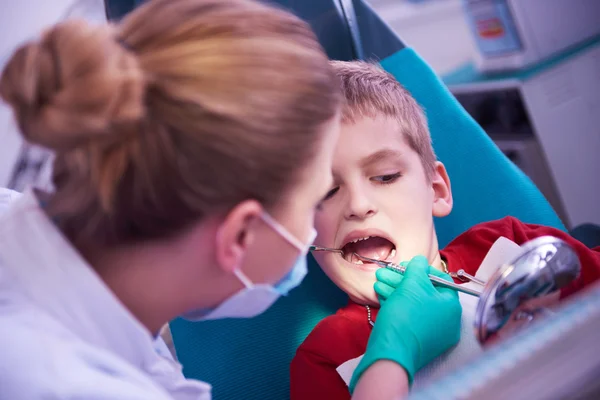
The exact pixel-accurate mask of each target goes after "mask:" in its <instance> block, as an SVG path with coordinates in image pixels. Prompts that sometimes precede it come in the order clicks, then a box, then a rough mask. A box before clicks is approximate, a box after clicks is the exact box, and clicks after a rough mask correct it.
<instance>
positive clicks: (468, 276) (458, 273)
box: [450, 269, 485, 286]
mask: <svg viewBox="0 0 600 400" xmlns="http://www.w3.org/2000/svg"><path fill="white" fill-rule="evenodd" d="M450 276H451V277H452V278H458V279H460V280H461V281H463V282H468V281H471V282H475V283H476V284H478V285H481V286H485V282H484V281H482V280H481V279H479V278H476V277H474V276H473V275H471V274H467V273H466V272H465V270H464V269H459V270H458V271H456V272H450Z"/></svg>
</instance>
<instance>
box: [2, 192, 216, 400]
mask: <svg viewBox="0 0 600 400" xmlns="http://www.w3.org/2000/svg"><path fill="white" fill-rule="evenodd" d="M0 257H1V258H2V261H3V262H2V264H3V271H2V272H3V273H6V274H8V276H7V278H8V279H9V280H10V281H11V285H12V286H13V287H15V288H16V290H18V291H19V292H20V293H21V294H22V295H24V296H26V297H28V298H29V300H30V301H32V302H33V303H34V304H36V305H37V306H38V307H40V308H42V309H44V311H46V312H47V313H48V314H50V315H52V316H53V317H54V318H56V319H57V320H58V321H60V322H61V323H62V324H64V325H65V326H66V327H67V328H68V329H70V330H71V331H72V332H73V333H75V334H76V335H77V336H78V337H80V338H82V339H84V340H85V341H86V342H88V343H90V344H92V345H94V346H97V347H101V348H103V349H106V350H108V351H111V352H113V353H115V354H117V355H119V356H120V357H122V358H124V359H125V360H127V361H128V362H130V363H131V364H133V365H134V366H136V367H138V368H140V369H142V370H143V371H145V372H146V373H147V374H149V375H151V376H152V378H153V379H154V380H156V381H157V383H159V384H161V385H163V386H171V387H165V389H167V390H168V391H169V392H171V394H172V395H173V394H175V393H173V391H183V393H181V394H183V396H175V397H176V398H181V399H184V398H185V399H187V398H189V399H198V398H200V397H202V396H200V397H199V393H200V392H203V393H210V385H208V384H205V383H202V382H199V381H192V380H185V378H184V377H183V375H182V374H181V369H180V366H179V365H174V364H175V363H174V362H173V361H172V360H167V359H166V358H165V357H162V356H160V355H158V354H157V353H156V352H155V351H154V340H153V338H152V335H151V334H150V332H149V331H148V330H147V329H146V328H145V327H144V326H143V325H142V324H141V323H140V322H139V321H138V320H137V319H136V318H135V317H134V316H133V315H132V314H131V313H130V312H129V311H128V310H127V309H126V308H125V307H124V306H123V305H122V303H121V302H120V301H119V300H118V299H117V297H116V296H115V295H114V294H113V293H112V291H110V290H109V289H108V287H107V286H106V285H105V284H104V282H103V281H102V280H101V279H100V277H99V276H98V275H97V274H96V273H95V271H94V270H93V269H92V268H91V267H90V266H89V265H88V264H87V262H86V261H85V260H84V259H83V258H82V257H81V256H80V255H79V254H78V253H77V251H76V250H75V249H74V248H73V247H72V246H71V245H70V243H69V242H68V241H67V240H66V239H65V238H64V237H63V235H62V234H61V232H60V231H59V230H58V229H57V228H56V227H55V225H54V224H53V223H52V221H51V220H50V219H49V218H48V217H47V215H46V214H45V213H44V211H43V210H42V209H41V208H40V206H39V203H38V200H37V198H36V196H35V195H34V194H33V192H31V191H28V192H26V193H24V194H23V196H21V198H19V199H17V200H16V202H15V203H13V204H12V205H11V209H10V210H9V211H8V213H6V214H5V215H3V216H1V217H0ZM185 394H189V396H186V395H185ZM208 396H210V395H208ZM202 398H204V397H202ZM206 398H210V397H206Z"/></svg>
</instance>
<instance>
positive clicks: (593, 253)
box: [290, 217, 600, 400]
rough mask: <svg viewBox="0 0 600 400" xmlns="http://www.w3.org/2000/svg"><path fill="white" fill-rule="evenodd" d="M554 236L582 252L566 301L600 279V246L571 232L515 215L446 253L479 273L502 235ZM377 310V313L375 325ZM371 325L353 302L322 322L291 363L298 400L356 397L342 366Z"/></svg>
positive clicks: (455, 264)
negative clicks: (340, 370)
mask: <svg viewBox="0 0 600 400" xmlns="http://www.w3.org/2000/svg"><path fill="white" fill-rule="evenodd" d="M545 235H550V236H554V237H558V238H560V239H563V240H564V241H566V242H567V243H569V244H570V245H571V246H573V248H574V249H575V250H576V251H577V254H578V255H579V259H580V260H581V265H582V271H581V275H580V276H579V278H578V279H577V280H576V281H575V282H573V283H572V284H571V285H569V286H568V287H566V288H564V289H563V290H562V292H561V297H566V296H569V295H571V294H572V293H575V292H577V291H578V290H580V289H581V288H583V287H584V286H586V285H589V284H590V283H592V282H594V281H596V280H598V279H599V278H600V247H596V248H594V249H589V248H587V247H586V246H585V245H584V244H582V243H580V242H578V241H577V240H575V239H573V238H572V237H571V236H569V234H567V233H565V232H563V231H560V230H558V229H555V228H549V227H545V226H539V225H531V224H524V223H522V222H520V221H519V220H517V219H515V218H513V217H506V218H503V219H500V220H497V221H491V222H486V223H483V224H479V225H476V226H474V227H473V228H471V229H469V230H468V231H467V232H465V233H463V234H462V235H460V236H459V237H457V238H456V239H455V240H453V241H452V242H451V243H450V244H449V245H448V246H446V248H445V249H444V250H442V251H440V254H441V256H442V258H443V259H445V260H446V262H447V264H448V270H449V271H451V272H456V271H457V270H459V269H461V268H462V269H464V270H465V271H466V272H468V273H469V274H471V275H475V273H476V272H477V269H478V268H479V266H480V265H481V263H482V261H483V259H484V258H485V256H486V255H487V253H488V251H489V249H490V248H491V247H492V245H493V244H494V242H496V240H497V239H498V238H500V237H501V236H503V237H505V238H507V239H510V240H512V241H513V242H515V243H517V244H519V245H521V244H523V243H525V242H527V241H529V240H531V239H535V238H537V237H540V236H545ZM376 316H377V309H371V319H372V320H373V321H375V318H376ZM370 334H371V326H370V324H369V322H368V319H367V310H366V308H365V307H364V306H361V305H358V304H355V303H352V302H350V304H348V306H346V307H344V308H342V309H340V310H338V311H337V312H336V313H335V314H334V315H331V316H329V317H327V318H325V319H324V320H322V321H321V322H319V323H318V324H317V326H316V327H315V329H313V331H312V332H311V333H310V334H309V335H308V337H307V338H306V339H305V340H304V343H302V344H301V345H300V347H299V348H298V350H297V352H296V356H295V357H294V359H293V360H292V364H291V371H290V373H291V382H290V391H291V399H292V400H321V399H327V400H341V399H350V392H349V391H348V387H347V386H346V383H345V382H344V381H343V380H342V378H341V377H340V376H339V374H338V372H337V371H336V368H337V367H339V366H340V365H342V364H343V363H345V362H346V361H348V360H351V359H353V358H356V357H358V356H360V355H362V354H364V353H365V350H366V348H367V341H368V340H369V335H370Z"/></svg>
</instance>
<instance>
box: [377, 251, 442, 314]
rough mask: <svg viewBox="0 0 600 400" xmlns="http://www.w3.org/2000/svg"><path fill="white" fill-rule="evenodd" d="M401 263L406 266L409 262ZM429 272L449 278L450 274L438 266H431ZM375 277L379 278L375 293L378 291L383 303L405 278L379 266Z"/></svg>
mask: <svg viewBox="0 0 600 400" xmlns="http://www.w3.org/2000/svg"><path fill="white" fill-rule="evenodd" d="M400 265H401V266H403V267H406V266H407V265H408V262H407V261H402V262H401V263H400ZM429 273H430V274H431V275H435V276H437V277H439V278H445V279H448V275H447V274H445V273H443V272H442V271H440V270H438V269H437V268H433V267H431V268H429ZM375 277H376V278H377V282H375V286H374V287H375V293H377V297H378V298H379V303H380V304H383V303H384V302H385V301H386V300H387V298H388V297H390V295H391V294H392V292H393V291H394V290H396V288H397V287H398V285H399V284H400V282H402V279H404V275H402V274H401V273H399V272H396V271H394V270H393V269H389V268H379V269H378V270H377V271H376V272H375Z"/></svg>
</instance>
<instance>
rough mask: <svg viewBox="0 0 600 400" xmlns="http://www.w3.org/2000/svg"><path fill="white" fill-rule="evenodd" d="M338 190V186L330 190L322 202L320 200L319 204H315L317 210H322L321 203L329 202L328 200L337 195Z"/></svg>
mask: <svg viewBox="0 0 600 400" xmlns="http://www.w3.org/2000/svg"><path fill="white" fill-rule="evenodd" d="M338 190H340V188H339V186H338V187H335V188H333V189H331V190H330V191H329V192H327V194H326V195H325V197H323V200H321V201H320V202H319V204H317V210H321V209H322V208H323V203H324V202H325V201H327V200H329V199H330V198H332V197H333V196H334V195H335V194H336V193H337V191H338Z"/></svg>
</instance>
